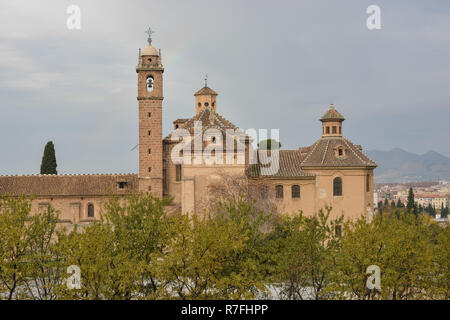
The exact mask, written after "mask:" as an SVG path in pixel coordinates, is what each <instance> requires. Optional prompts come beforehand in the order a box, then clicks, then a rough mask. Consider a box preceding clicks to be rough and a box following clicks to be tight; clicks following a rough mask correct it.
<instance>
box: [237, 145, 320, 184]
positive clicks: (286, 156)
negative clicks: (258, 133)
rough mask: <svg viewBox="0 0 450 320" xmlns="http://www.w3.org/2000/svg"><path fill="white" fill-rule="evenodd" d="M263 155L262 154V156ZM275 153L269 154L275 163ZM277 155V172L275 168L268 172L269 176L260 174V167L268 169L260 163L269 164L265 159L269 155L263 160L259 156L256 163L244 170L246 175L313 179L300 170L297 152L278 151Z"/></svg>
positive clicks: (300, 155) (311, 175)
mask: <svg viewBox="0 0 450 320" xmlns="http://www.w3.org/2000/svg"><path fill="white" fill-rule="evenodd" d="M264 154H265V153H262V155H264ZM275 155H276V153H273V152H272V154H271V156H272V161H275V159H274V157H275ZM278 155H279V162H278V163H279V165H278V170H276V169H277V168H273V171H272V172H269V174H265V175H262V174H261V167H267V168H268V167H269V166H267V165H266V166H265V165H263V164H262V163H270V161H269V159H267V157H268V156H270V155H268V154H267V155H265V156H264V159H262V158H261V155H259V158H258V160H259V161H258V163H257V164H252V165H249V166H248V167H247V169H246V174H247V176H248V177H249V178H258V177H267V178H280V179H282V178H305V177H309V178H314V174H312V173H309V172H306V171H304V170H302V168H301V165H302V159H303V157H302V154H301V152H300V151H298V150H280V151H279V152H278Z"/></svg>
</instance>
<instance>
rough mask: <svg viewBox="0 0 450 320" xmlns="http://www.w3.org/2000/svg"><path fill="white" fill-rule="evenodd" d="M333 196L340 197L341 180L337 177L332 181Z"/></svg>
mask: <svg viewBox="0 0 450 320" xmlns="http://www.w3.org/2000/svg"><path fill="white" fill-rule="evenodd" d="M333 195H334V196H342V179H341V178H339V177H337V178H334V180H333Z"/></svg>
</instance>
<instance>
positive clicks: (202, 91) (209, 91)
mask: <svg viewBox="0 0 450 320" xmlns="http://www.w3.org/2000/svg"><path fill="white" fill-rule="evenodd" d="M217 95H218V94H217V92H215V91H214V90H213V89H211V88H209V87H207V86H204V87H203V88H201V89H200V90H198V91H197V92H196V93H195V94H194V96H217Z"/></svg>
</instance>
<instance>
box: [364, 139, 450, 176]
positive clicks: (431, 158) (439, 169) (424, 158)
mask: <svg viewBox="0 0 450 320" xmlns="http://www.w3.org/2000/svg"><path fill="white" fill-rule="evenodd" d="M365 153H366V154H367V155H368V156H369V157H370V158H371V159H372V160H374V161H375V162H376V163H377V164H378V168H377V169H375V182H376V183H382V182H386V183H392V182H414V181H435V180H439V179H450V158H449V157H446V156H445V155H443V154H441V153H439V152H437V151H434V150H429V151H427V152H425V153H424V154H416V153H413V152H408V151H405V150H403V149H401V148H398V147H396V148H393V149H391V150H388V151H382V150H367V151H365Z"/></svg>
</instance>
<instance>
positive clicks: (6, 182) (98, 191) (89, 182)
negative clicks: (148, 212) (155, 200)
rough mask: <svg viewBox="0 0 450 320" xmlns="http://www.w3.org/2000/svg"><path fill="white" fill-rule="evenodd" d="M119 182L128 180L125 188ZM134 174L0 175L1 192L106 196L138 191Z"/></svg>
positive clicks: (36, 194) (12, 193)
mask: <svg viewBox="0 0 450 320" xmlns="http://www.w3.org/2000/svg"><path fill="white" fill-rule="evenodd" d="M118 182H127V186H126V188H125V189H119V188H118V184H117V183H118ZM137 190H138V176H137V174H92V175H90V174H87V175H29V176H0V195H2V194H6V193H8V194H11V195H21V194H25V195H35V196H107V195H120V194H125V193H129V192H137Z"/></svg>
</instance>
